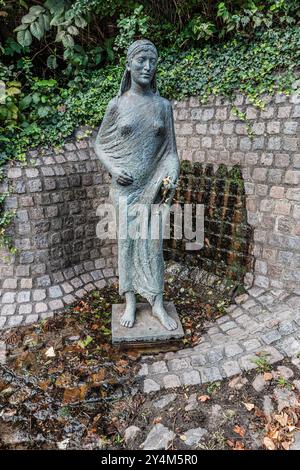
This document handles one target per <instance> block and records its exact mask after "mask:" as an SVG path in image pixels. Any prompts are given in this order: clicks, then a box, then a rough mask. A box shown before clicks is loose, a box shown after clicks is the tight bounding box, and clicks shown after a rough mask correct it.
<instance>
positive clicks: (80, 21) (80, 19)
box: [75, 16, 87, 28]
mask: <svg viewBox="0 0 300 470" xmlns="http://www.w3.org/2000/svg"><path fill="white" fill-rule="evenodd" d="M75 24H76V26H78V28H85V27H86V25H87V21H86V20H85V19H84V18H83V17H82V16H76V18H75Z"/></svg>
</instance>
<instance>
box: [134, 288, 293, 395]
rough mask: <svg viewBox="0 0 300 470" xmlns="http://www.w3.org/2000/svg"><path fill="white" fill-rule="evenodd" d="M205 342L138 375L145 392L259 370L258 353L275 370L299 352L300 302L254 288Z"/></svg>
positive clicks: (209, 331) (208, 333) (209, 329)
mask: <svg viewBox="0 0 300 470" xmlns="http://www.w3.org/2000/svg"><path fill="white" fill-rule="evenodd" d="M205 326H206V327H207V330H206V333H205V334H204V335H203V337H202V340H201V342H200V343H199V344H198V345H197V346H194V347H193V348H190V349H182V350H179V351H177V352H168V353H166V354H164V356H163V358H162V359H161V360H159V361H155V362H152V363H151V364H149V363H148V362H149V359H147V358H145V362H144V363H143V364H142V366H141V369H140V371H139V376H140V377H142V378H143V380H144V392H145V393H150V392H152V391H158V390H160V389H162V388H165V389H168V388H173V387H180V386H182V385H196V384H201V383H206V382H214V381H218V380H222V379H223V378H226V377H231V376H233V375H236V374H239V373H240V372H242V371H243V370H246V371H247V370H250V369H253V368H255V367H257V364H256V363H255V359H256V360H257V359H258V355H257V353H262V352H265V353H266V354H268V355H267V356H266V360H267V361H268V362H269V363H270V364H273V363H275V362H278V361H280V360H282V359H283V358H284V357H285V356H288V357H293V356H295V357H296V356H297V354H298V353H299V352H300V296H298V295H294V294H290V293H287V292H285V291H282V290H275V289H272V290H267V291H266V290H264V289H263V288H259V287H253V288H252V289H250V290H249V291H248V293H247V294H243V295H241V296H239V297H237V298H236V304H234V305H231V306H230V307H229V308H228V309H227V313H226V315H224V316H223V317H221V318H219V319H218V320H217V321H216V322H214V323H212V322H211V323H207V324H206V325H205Z"/></svg>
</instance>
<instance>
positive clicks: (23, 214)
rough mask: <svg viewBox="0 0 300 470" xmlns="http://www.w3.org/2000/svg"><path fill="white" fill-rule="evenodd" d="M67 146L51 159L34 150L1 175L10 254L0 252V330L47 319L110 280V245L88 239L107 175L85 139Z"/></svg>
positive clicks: (92, 233) (112, 266)
mask: <svg viewBox="0 0 300 470" xmlns="http://www.w3.org/2000/svg"><path fill="white" fill-rule="evenodd" d="M94 137H95V135H94V136H93V137H92V138H90V139H83V140H80V141H76V139H72V140H71V141H69V142H68V143H66V144H65V145H64V147H63V148H62V149H61V150H60V151H59V152H54V151H42V150H35V151H30V152H29V154H28V161H30V162H31V163H29V164H28V165H27V166H26V167H22V165H21V164H16V163H11V164H10V165H8V167H7V168H6V169H5V170H6V173H7V180H6V182H5V183H2V184H1V187H0V191H1V192H5V191H6V190H7V188H8V186H9V187H10V188H11V195H10V196H8V197H7V199H6V200H5V208H6V209H8V210H9V209H11V210H15V211H16V216H15V218H14V221H13V223H12V224H11V226H10V228H9V230H8V232H9V233H10V234H11V235H12V238H13V242H14V246H15V247H16V248H17V249H18V252H17V254H16V255H14V256H8V253H7V252H5V251H4V250H2V251H1V253H0V328H3V327H4V328H5V327H9V326H16V325H19V324H22V323H31V322H34V321H36V320H38V319H39V318H46V317H48V316H51V315H52V314H53V312H55V311H59V310H61V309H63V308H64V307H65V306H67V305H69V304H71V303H72V302H74V301H75V299H76V298H81V297H82V296H83V295H84V294H85V293H86V292H88V291H91V290H94V289H97V288H102V287H103V286H104V285H105V284H106V283H107V282H113V281H115V280H116V267H117V260H116V252H117V251H116V245H115V243H114V242H113V241H110V242H105V243H104V241H103V240H100V239H98V238H97V237H96V224H97V222H98V221H99V218H98V217H97V216H96V208H97V207H98V205H99V204H100V203H101V202H103V201H105V200H106V199H107V196H108V183H109V180H108V176H107V174H106V173H105V172H104V170H103V168H102V167H101V165H100V164H99V162H98V160H97V158H96V155H95V152H94V150H93V147H92V146H93V139H94Z"/></svg>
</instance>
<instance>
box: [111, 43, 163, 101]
mask: <svg viewBox="0 0 300 470" xmlns="http://www.w3.org/2000/svg"><path fill="white" fill-rule="evenodd" d="M157 58H158V54H157V49H156V47H155V46H154V44H153V43H152V42H151V41H149V40H148V39H139V40H138V41H135V42H133V43H132V44H131V45H130V46H129V48H128V51H127V57H126V69H125V72H124V75H123V78H122V82H121V86H120V90H119V96H120V95H122V94H123V93H125V91H127V90H129V89H130V86H131V83H132V81H134V82H136V83H138V84H139V85H141V86H147V85H149V84H150V87H151V89H152V91H153V92H154V93H156V94H158V91H157V88H156V65H157Z"/></svg>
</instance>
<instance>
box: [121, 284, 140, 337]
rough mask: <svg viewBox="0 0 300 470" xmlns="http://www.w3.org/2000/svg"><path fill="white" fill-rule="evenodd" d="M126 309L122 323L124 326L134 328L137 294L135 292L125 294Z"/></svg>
mask: <svg viewBox="0 0 300 470" xmlns="http://www.w3.org/2000/svg"><path fill="white" fill-rule="evenodd" d="M125 299H126V307H125V312H124V313H123V315H122V317H121V320H120V323H121V325H122V326H126V327H127V328H132V327H133V324H134V320H135V306H136V301H135V294H134V292H125Z"/></svg>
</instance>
